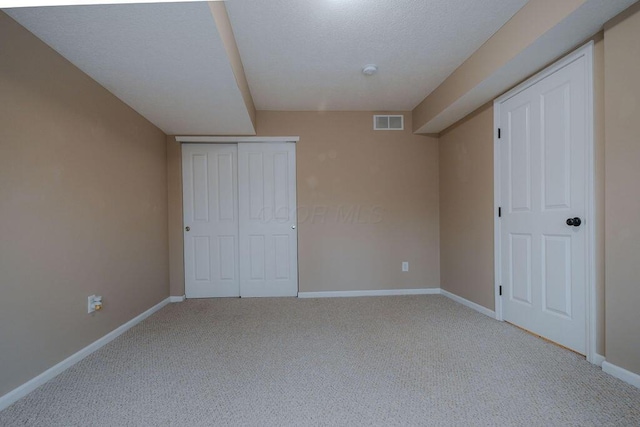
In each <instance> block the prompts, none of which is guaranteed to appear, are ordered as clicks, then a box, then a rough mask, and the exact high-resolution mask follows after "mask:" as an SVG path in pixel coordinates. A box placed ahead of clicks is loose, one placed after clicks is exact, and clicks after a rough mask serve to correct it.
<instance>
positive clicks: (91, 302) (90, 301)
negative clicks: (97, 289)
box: [87, 295, 102, 313]
mask: <svg viewBox="0 0 640 427" xmlns="http://www.w3.org/2000/svg"><path fill="white" fill-rule="evenodd" d="M96 310H102V297H101V296H100V295H91V296H90V297H89V298H87V313H93V312H94V311H96Z"/></svg>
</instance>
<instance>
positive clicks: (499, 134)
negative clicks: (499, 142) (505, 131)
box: [498, 128, 502, 139]
mask: <svg viewBox="0 0 640 427" xmlns="http://www.w3.org/2000/svg"><path fill="white" fill-rule="evenodd" d="M501 134H502V132H500V128H498V139H500V136H501Z"/></svg>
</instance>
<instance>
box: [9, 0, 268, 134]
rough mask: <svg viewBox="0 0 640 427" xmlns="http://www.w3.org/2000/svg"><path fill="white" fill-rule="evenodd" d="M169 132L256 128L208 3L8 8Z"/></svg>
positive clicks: (225, 131) (248, 131) (243, 131)
mask: <svg viewBox="0 0 640 427" xmlns="http://www.w3.org/2000/svg"><path fill="white" fill-rule="evenodd" d="M5 12H6V13H7V14H9V15H10V16H11V17H13V18H14V19H15V20H16V21H18V22H19V23H20V24H22V25H23V26H24V27H26V28H27V29H28V30H29V31H31V32H32V33H34V34H35V35H36V36H38V37H39V38H40V39H42V40H43V41H45V42H46V43H47V44H49V45H50V46H51V47H53V48H54V49H55V50H57V51H58V52H59V53H60V54H62V56H64V57H65V58H67V59H68V60H70V61H71V62H72V63H74V64H75V65H76V66H77V67H78V68H80V69H81V70H83V71H84V72H85V73H87V74H89V75H90V76H91V77H93V78H94V79H95V80H96V81H98V82H99V83H100V84H102V85H103V86H104V87H105V88H107V89H108V90H109V91H111V92H112V93H113V94H115V95H116V96H117V97H118V98H120V99H121V100H123V101H124V102H125V103H127V104H128V105H130V106H131V107H132V108H133V109H135V110H136V111H138V112H139V113H140V114H142V115H143V116H144V117H146V118H147V119H148V120H149V121H151V122H152V123H154V124H155V125H156V126H158V127H159V128H160V129H162V130H163V131H164V132H165V133H168V134H191V135H194V134H205V135H206V134H218V135H230V134H234V135H237V134H255V131H254V128H253V124H252V123H251V119H250V116H249V114H248V112H247V109H246V106H245V104H244V101H243V99H242V94H241V93H240V90H239V89H238V85H237V83H236V80H235V76H234V74H233V71H232V68H231V65H230V63H229V60H228V57H227V55H226V52H225V49H224V46H223V44H222V40H221V38H220V35H219V33H218V31H217V28H216V25H215V22H214V20H213V16H212V15H211V11H210V9H209V6H208V4H207V3H206V2H198V3H175V4H171V3H165V4H136V5H104V6H70V7H43V8H25V9H8V10H5Z"/></svg>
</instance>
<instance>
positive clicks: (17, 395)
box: [0, 298, 171, 411]
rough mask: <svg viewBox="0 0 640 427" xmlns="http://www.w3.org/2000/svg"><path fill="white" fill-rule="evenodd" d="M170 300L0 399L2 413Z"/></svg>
mask: <svg viewBox="0 0 640 427" xmlns="http://www.w3.org/2000/svg"><path fill="white" fill-rule="evenodd" d="M170 299H171V298H167V299H165V300H163V301H161V302H160V303H158V304H156V305H154V306H153V307H151V308H150V309H149V310H147V311H145V312H144V313H142V314H140V315H138V316H136V317H134V318H133V319H131V320H129V321H128V322H127V323H125V324H124V325H122V326H120V327H118V328H117V329H114V330H113V331H111V332H109V333H108V334H107V335H105V336H103V337H102V338H99V339H98V340H96V341H94V342H92V343H91V344H89V345H88V346H86V347H85V348H83V349H82V350H80V351H78V352H77V353H74V354H72V355H71V356H69V357H67V358H66V359H64V360H63V361H62V362H60V363H58V364H57V365H54V366H53V367H51V368H49V369H47V370H46V371H44V372H43V373H41V374H40V375H38V376H37V377H35V378H32V379H30V380H29V381H27V382H26V383H24V384H22V385H21V386H19V387H18V388H16V389H14V390H12V391H10V392H9V393H7V394H5V395H4V396H2V397H0V411H2V410H3V409H5V408H7V407H8V406H9V405H11V404H13V403H15V402H16V401H17V400H18V399H21V398H23V397H24V396H26V395H27V394H29V393H31V392H32V391H33V390H35V389H36V388H38V387H40V386H41V385H42V384H44V383H46V382H47V381H49V380H51V379H53V378H55V377H56V376H57V375H59V374H61V373H62V372H63V371H65V370H66V369H68V368H70V367H71V366H73V365H75V364H76V363H78V362H79V361H81V360H82V359H84V358H85V357H87V356H88V355H90V354H91V353H93V352H94V351H96V350H98V349H99V348H100V347H102V346H104V345H105V344H108V343H109V342H110V341H113V340H114V339H115V338H117V337H118V336H119V335H122V334H123V333H124V332H126V331H127V330H128V329H131V328H132V327H133V326H135V325H137V324H138V323H140V322H142V321H143V320H144V319H146V318H147V317H149V316H151V315H152V314H153V313H155V312H156V311H158V310H160V309H161V308H162V307H164V306H165V305H167V304H169V302H170Z"/></svg>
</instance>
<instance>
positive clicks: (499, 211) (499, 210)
mask: <svg viewBox="0 0 640 427" xmlns="http://www.w3.org/2000/svg"><path fill="white" fill-rule="evenodd" d="M501 217H502V208H501V207H498V218H501Z"/></svg>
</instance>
